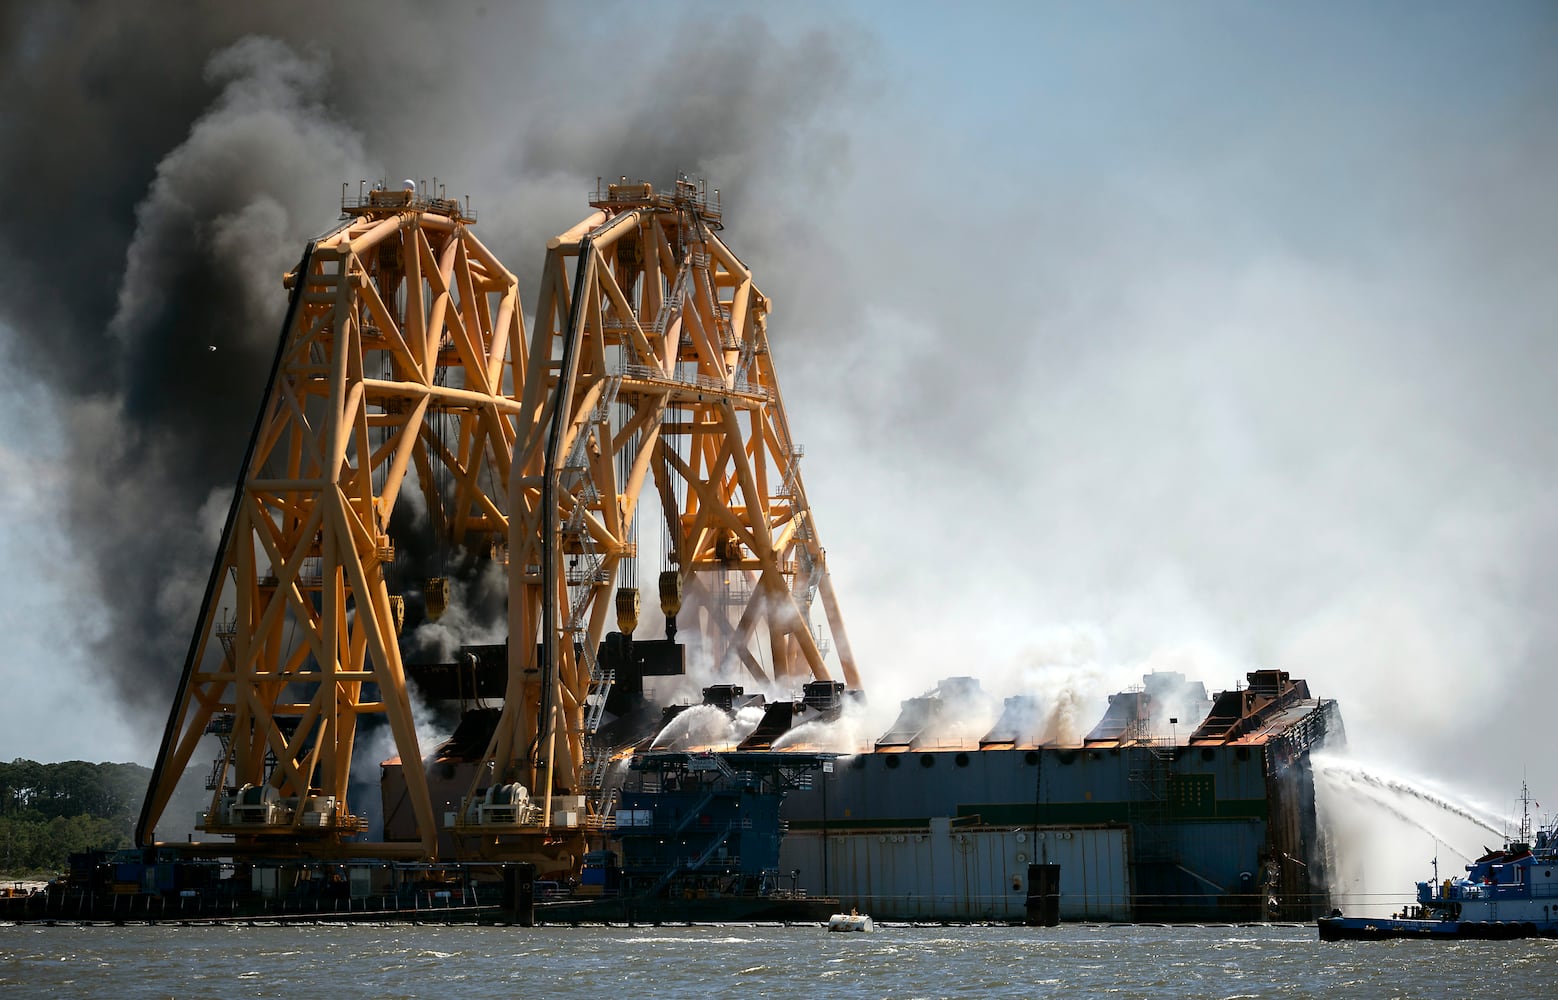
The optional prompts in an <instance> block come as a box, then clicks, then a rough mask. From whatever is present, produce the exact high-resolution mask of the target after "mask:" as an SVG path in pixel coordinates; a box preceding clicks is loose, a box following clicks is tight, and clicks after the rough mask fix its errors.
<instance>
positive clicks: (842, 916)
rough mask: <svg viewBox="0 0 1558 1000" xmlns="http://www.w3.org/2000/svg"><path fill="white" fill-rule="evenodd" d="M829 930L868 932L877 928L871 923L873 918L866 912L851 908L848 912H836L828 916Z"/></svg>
mask: <svg viewBox="0 0 1558 1000" xmlns="http://www.w3.org/2000/svg"><path fill="white" fill-rule="evenodd" d="M828 930H830V931H864V932H866V933H867V934H869V933H871V932H872V931H874V930H876V926H875V925H874V924H872V923H871V918H870V917H868V916H867V915H865V914H864V913H859V912H857V911H854V910H851V911H850V912H848V913H835V914H833V916H831V917H829V918H828Z"/></svg>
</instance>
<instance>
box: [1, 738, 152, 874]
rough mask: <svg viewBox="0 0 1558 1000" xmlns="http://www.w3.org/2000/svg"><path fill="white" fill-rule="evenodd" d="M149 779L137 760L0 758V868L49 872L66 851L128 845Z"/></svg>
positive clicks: (55, 869)
mask: <svg viewBox="0 0 1558 1000" xmlns="http://www.w3.org/2000/svg"><path fill="white" fill-rule="evenodd" d="M150 780H151V769H150V768H146V767H142V766H141V765H139V764H112V763H106V762H105V763H100V764H93V763H89V762H87V761H82V760H69V761H64V762H61V763H58V764H40V763H38V762H37V761H32V760H24V759H21V758H18V759H16V760H13V761H11V762H9V763H5V762H0V872H5V873H7V874H10V875H13V876H19V875H44V874H53V873H56V872H59V871H62V870H64V868H65V866H66V863H67V860H68V858H69V857H70V855H71V854H72V853H74V852H77V851H86V850H93V849H104V850H116V849H118V848H121V847H128V846H130V844H131V843H132V842H133V839H134V831H135V821H136V818H137V816H138V815H139V813H140V808H141V799H142V797H143V796H144V795H145V794H146V785H147V783H148V782H149V781H150Z"/></svg>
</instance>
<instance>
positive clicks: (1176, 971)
mask: <svg viewBox="0 0 1558 1000" xmlns="http://www.w3.org/2000/svg"><path fill="white" fill-rule="evenodd" d="M1555 959H1558V942H1553V941H1503V942H1491V941H1468V942H1461V943H1438V944H1435V943H1428V942H1407V941H1399V942H1385V943H1351V944H1325V945H1322V944H1320V943H1319V942H1318V941H1317V940H1316V939H1315V931H1314V928H1313V927H1291V926H1289V927H1271V926H1268V927H1128V926H1100V925H1077V924H1072V925H1065V926H1062V927H1059V928H1053V929H1028V928H1018V927H918V926H916V927H910V926H886V927H879V928H878V929H877V932H876V933H875V934H828V933H827V932H826V931H824V930H822V929H821V928H816V927H742V926H723V927H609V928H577V929H570V928H537V929H532V930H524V929H519V928H496V927H492V928H477V927H445V926H420V927H419V926H393V927H331V926H319V927H298V926H292V927H198V928H197V927H148V926H127V927H109V926H97V927H65V926H58V927H44V926H38V925H27V926H0V996H5V997H18V998H30V997H112V998H115V1000H135V998H141V997H148V998H149V997H157V998H167V997H176V998H179V1000H184V998H198V997H219V998H224V1000H226V998H238V997H285V998H288V1000H298V998H302V997H321V996H337V997H379V998H399V997H436V998H439V1000H457V998H464V997H482V998H486V997H497V996H532V997H533V996H541V997H547V998H549V1000H550V998H567V997H599V998H602V1000H618V998H633V1000H638V998H646V997H743V998H746V997H807V998H811V997H873V998H922V997H923V998H929V997H1068V998H1075V997H1092V996H1106V995H1107V996H1122V997H1187V998H1200V997H1204V998H1216V1000H1232V998H1263V997H1328V998H1330V997H1368V998H1385V997H1462V996H1476V997H1479V998H1497V997H1509V998H1520V1000H1529V998H1534V997H1547V996H1553V995H1555V987H1554V970H1555V968H1558V964H1555ZM1451 970H1453V971H1451ZM1468 977H1469V978H1468Z"/></svg>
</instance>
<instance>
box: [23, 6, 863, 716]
mask: <svg viewBox="0 0 1558 1000" xmlns="http://www.w3.org/2000/svg"><path fill="white" fill-rule="evenodd" d="M366 10H369V8H361V7H354V8H352V9H351V11H350V12H348V11H343V10H342V9H341V8H339V7H333V6H320V5H317V4H304V3H270V4H265V5H229V4H221V5H218V4H211V5H184V6H180V7H179V8H178V10H177V17H176V18H175V19H173V20H172V21H170V20H168V19H161V20H159V19H155V18H151V17H147V16H146V14H145V12H144V11H143V10H139V9H131V8H128V7H125V6H123V5H120V4H115V3H110V2H92V0H83V2H78V3H61V2H42V0H39V2H34V3H14V4H8V5H6V6H5V7H4V9H3V10H0V55H3V57H4V59H3V63H0V84H3V86H4V88H5V89H4V92H5V93H6V94H7V100H6V102H5V107H4V110H3V111H0V188H3V189H4V190H6V191H8V192H10V193H11V195H12V197H10V198H9V199H8V201H9V202H10V206H9V208H8V209H7V211H5V212H4V213H0V331H4V332H5V333H6V339H5V340H4V341H0V352H3V353H4V355H5V363H7V364H8V365H13V366H15V367H17V368H19V369H20V370H21V371H23V372H25V373H27V374H28V376H29V377H30V378H31V379H33V380H35V381H36V382H37V383H38V384H40V385H41V386H42V387H44V389H45V390H46V392H47V393H48V395H49V397H50V400H51V402H52V404H53V408H54V409H55V411H56V412H57V414H58V416H59V419H60V420H61V421H62V423H63V425H64V428H65V434H66V437H67V461H68V462H69V468H68V469H67V470H66V475H67V476H68V483H67V486H66V489H65V500H66V503H67V508H68V509H67V511H66V523H67V529H68V531H69V533H70V535H71V541H72V544H73V546H74V548H75V551H77V552H79V553H81V554H82V556H83V558H84V559H85V560H87V561H88V563H89V567H88V573H89V577H90V579H91V580H92V581H93V583H94V584H95V591H96V592H95V593H93V594H90V595H83V598H84V599H85V600H86V601H88V602H89V603H93V604H95V605H98V606H99V607H100V608H101V613H102V619H103V624H104V626H105V632H104V634H103V637H102V638H101V639H100V641H98V642H97V648H96V649H95V650H94V653H95V655H96V657H97V658H98V661H99V663H98V669H100V670H101V672H102V673H103V674H104V675H106V676H108V677H111V678H112V679H113V684H114V686H115V688H116V690H117V693H118V694H119V695H120V696H121V697H122V698H123V699H124V701H125V702H126V703H127V704H128V705H129V707H130V708H131V710H132V711H134V712H136V713H143V714H144V716H145V718H146V719H147V720H148V721H151V722H154V723H160V720H161V717H162V713H164V712H165V711H166V709H167V704H168V699H169V697H170V695H171V692H172V689H173V685H174V682H175V679H176V677H177V674H178V671H179V669H180V667H181V665H182V662H183V658H184V655H185V651H186V649H187V646H188V641H189V633H190V630H191V628H192V627H193V624H194V616H195V614H196V610H197V609H198V606H199V601H200V597H201V591H202V588H203V587H204V585H205V580H206V577H207V574H208V573H209V570H210V560H211V558H212V552H213V549H214V545H215V542H216V538H217V535H218V532H219V530H220V524H221V520H222V518H223V517H224V516H225V513H226V509H227V501H228V497H229V495H230V490H231V487H232V482H233V480H234V477H235V475H236V473H237V472H238V468H237V466H238V463H239V461H240V460H241V456H242V454H243V447H244V442H245V440H246V437H247V435H248V433H249V431H250V428H251V426H252V423H253V420H254V415H255V412H256V410H257V408H258V406H259V403H260V400H259V394H260V392H261V390H262V388H263V384H264V379H265V374H266V371H267V368H268V364H269V361H270V358H271V355H272V353H273V351H274V348H275V338H276V336H277V334H278V328H279V322H280V318H281V315H282V311H283V309H284V306H285V299H284V293H283V291H282V288H281V284H280V277H281V275H282V273H283V272H284V271H285V270H286V269H287V268H289V267H290V266H291V265H292V264H293V263H294V262H295V261H296V259H297V257H298V254H299V253H300V252H301V250H302V247H303V245H304V244H305V242H306V241H307V240H308V238H310V237H311V236H313V235H316V234H318V233H320V232H322V231H325V230H327V229H329V228H330V227H331V226H333V224H334V220H335V218H336V214H337V210H338V200H337V198H338V193H339V191H340V185H341V183H342V182H349V183H352V184H353V185H355V183H356V181H357V180H359V179H363V178H367V179H377V178H387V179H391V180H398V179H399V178H400V177H403V176H411V177H417V178H426V179H429V180H431V179H432V177H433V176H435V175H436V176H437V177H438V178H439V180H440V181H442V182H446V183H447V184H448V187H449V190H450V193H451V194H454V193H459V194H462V195H463V194H466V193H469V194H470V195H471V196H472V199H473V204H474V205H475V206H476V207H477V209H478V211H479V212H480V213H481V215H482V218H483V221H482V224H481V225H480V226H479V227H478V232H479V234H480V235H481V237H482V239H483V241H484V242H486V243H487V244H488V246H490V247H491V248H492V249H493V250H494V251H495V252H496V253H497V254H498V256H499V257H500V258H501V259H502V260H504V261H505V263H507V264H508V266H509V267H510V268H511V269H513V270H514V271H515V272H516V273H518V274H519V275H520V277H521V282H522V285H521V288H522V292H523V293H524V294H525V295H526V296H527V302H526V304H527V307H528V306H531V305H533V303H531V302H529V301H528V298H529V297H530V296H533V294H534V292H533V288H534V274H535V272H536V271H537V270H538V269H539V265H540V263H541V259H542V257H543V253H544V245H545V240H546V239H547V238H548V237H549V236H551V235H553V234H554V233H556V232H558V231H560V230H562V229H564V228H566V227H567V226H569V225H571V224H572V223H573V222H574V221H576V220H577V219H578V218H580V217H582V216H583V215H584V214H586V213H587V211H588V207H587V205H586V204H585V198H584V195H585V192H586V191H587V190H588V189H590V188H593V186H594V183H595V178H596V177H597V176H598V175H601V174H607V175H610V174H613V173H615V172H624V171H625V172H629V173H633V174H635V175H642V176H645V177H647V178H648V179H651V180H654V181H656V182H657V183H661V184H665V183H668V182H669V180H670V179H671V178H672V177H673V176H674V174H675V171H677V170H686V171H688V172H689V173H691V174H693V175H694V176H707V177H708V178H709V179H710V183H711V184H714V185H720V186H723V187H725V188H727V189H730V190H743V191H746V190H755V189H757V188H758V187H760V186H761V185H763V184H765V183H769V184H771V183H773V182H774V181H775V179H776V178H778V177H780V176H781V175H782V174H783V173H784V172H785V171H786V170H791V169H793V166H794V164H795V163H796V162H798V161H800V160H804V161H805V162H808V163H812V164H815V165H816V172H815V174H814V175H813V176H814V177H816V178H821V177H825V176H826V174H827V172H828V171H832V170H837V169H841V165H842V164H843V163H844V162H845V157H846V150H845V147H844V145H843V143H842V141H841V140H840V139H839V137H838V135H837V134H836V130H834V129H833V128H832V127H831V126H830V125H829V124H828V122H827V119H826V115H825V113H824V110H825V105H826V100H827V97H828V96H829V95H830V94H833V93H836V92H837V91H839V90H840V89H841V88H844V87H847V86H849V85H850V83H851V77H850V73H849V72H848V71H847V69H846V66H845V60H844V58H843V56H842V54H841V50H840V48H839V46H838V44H836V43H835V41H834V40H832V39H830V38H829V37H826V36H823V35H812V36H807V37H803V38H799V39H795V40H785V39H782V38H776V37H774V36H772V35H771V34H770V33H769V31H768V29H767V27H765V25H764V23H763V22H762V21H760V20H758V19H756V18H747V19H745V20H739V19H738V20H737V21H735V22H734V23H727V24H725V25H724V26H722V27H718V28H712V27H710V26H709V25H707V24H704V23H702V22H701V21H697V22H694V21H693V20H691V18H690V16H689V19H688V22H687V23H686V24H682V25H680V26H678V25H676V24H665V23H659V24H658V25H657V28H658V32H657V33H656V34H652V35H646V34H643V33H639V36H638V41H637V42H636V43H635V45H634V47H633V49H632V51H631V53H628V54H624V55H622V56H620V57H617V56H613V57H612V58H610V59H609V60H606V61H605V62H601V61H600V60H602V59H604V58H605V56H604V53H605V51H606V49H607V48H608V47H609V46H607V45H606V44H605V43H607V42H608V41H610V38H611V37H612V35H613V31H615V32H619V33H620V34H621V36H622V37H632V36H633V34H634V28H635V23H636V21H635V19H637V18H642V17H647V16H652V13H651V15H645V14H643V13H640V12H638V11H636V10H635V9H633V8H629V7H626V6H624V7H622V8H615V7H608V8H603V9H599V10H595V11H594V12H593V13H592V14H591V16H590V17H589V18H582V17H580V16H578V15H577V13H576V12H574V11H573V10H572V9H564V10H554V9H551V8H549V7H548V6H545V5H540V4H531V5H523V6H522V7H520V8H519V9H510V8H508V7H506V6H503V5H490V9H489V7H488V5H476V4H453V5H451V4H441V5H437V7H436V9H435V8H428V9H426V10H424V8H423V7H422V6H421V5H415V4H409V3H407V4H396V3H384V4H376V5H373V7H372V8H371V16H369V15H366V14H365V11H366ZM661 20H662V21H664V20H665V19H664V17H663V15H662V17H661ZM175 21H176V23H174V22H175ZM641 26H642V25H640V27H641ZM608 27H610V28H611V29H612V30H608ZM654 37H658V38H661V39H663V42H660V43H646V42H645V41H644V39H645V38H654ZM747 43H757V44H755V45H754V46H753V49H755V51H756V53H757V54H752V52H751V51H748V54H747V55H738V54H737V53H740V52H742V51H743V50H747ZM586 55H588V58H587V59H586V58H585V57H586ZM591 63H593V66H594V70H595V71H596V72H595V73H594V74H591V73H587V72H585V68H586V65H587V64H591ZM759 123H760V124H759ZM813 193H815V192H813ZM19 195H24V196H19ZM734 200H737V199H727V206H729V205H730V204H731V202H732V201H734ZM748 221H749V223H750V224H748V225H745V226H743V227H742V231H741V236H740V238H739V240H738V241H737V242H738V244H739V245H740V246H741V247H742V248H743V250H744V252H746V253H748V254H751V253H754V252H755V253H757V254H758V255H759V256H761V255H763V254H777V253H781V252H785V249H786V248H787V247H791V246H797V245H806V246H808V247H811V248H814V252H813V254H812V256H813V257H815V258H817V259H822V258H825V256H826V251H825V250H822V249H821V248H822V247H824V245H825V244H824V241H823V239H822V238H821V237H820V235H819V234H818V233H817V232H815V231H813V229H812V227H810V226H809V225H808V224H807V223H805V222H804V221H798V220H797V219H796V218H789V219H780V218H774V219H771V220H768V221H763V220H760V219H756V218H754V219H751V220H748ZM796 280H798V281H799V280H804V276H799V275H798V276H797V277H796ZM770 290H771V289H770ZM817 308H822V307H821V306H818V307H817ZM489 610H490V609H489Z"/></svg>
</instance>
